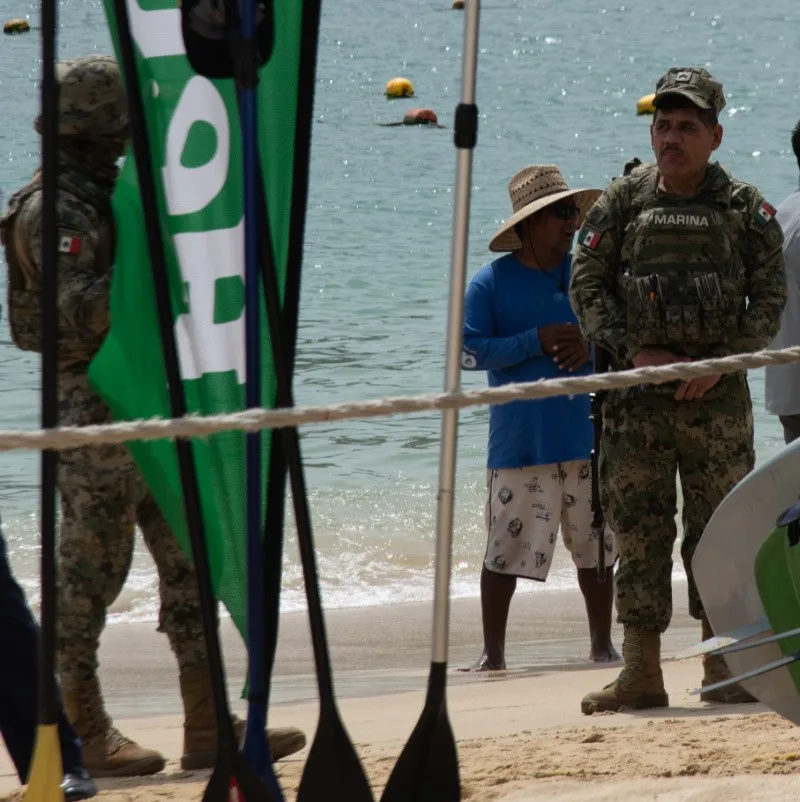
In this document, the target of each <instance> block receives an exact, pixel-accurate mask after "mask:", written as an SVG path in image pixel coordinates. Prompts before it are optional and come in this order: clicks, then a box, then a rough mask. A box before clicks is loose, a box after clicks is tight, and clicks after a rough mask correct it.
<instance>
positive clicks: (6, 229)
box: [0, 179, 113, 370]
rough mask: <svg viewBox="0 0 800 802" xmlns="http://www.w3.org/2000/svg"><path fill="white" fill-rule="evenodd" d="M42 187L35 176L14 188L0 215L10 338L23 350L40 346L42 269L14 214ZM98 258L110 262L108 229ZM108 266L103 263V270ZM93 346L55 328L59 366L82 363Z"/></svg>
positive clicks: (76, 333) (73, 333)
mask: <svg viewBox="0 0 800 802" xmlns="http://www.w3.org/2000/svg"><path fill="white" fill-rule="evenodd" d="M41 188H42V185H41V181H40V180H38V179H34V180H33V181H32V182H31V183H30V184H28V186H26V187H24V188H23V189H21V190H20V191H19V192H17V193H16V194H15V195H14V196H13V197H12V199H11V201H10V203H9V209H8V212H7V213H6V215H5V216H4V217H3V218H2V219H0V242H2V244H3V245H4V246H5V254H6V264H7V265H8V281H7V299H8V325H9V329H10V332H11V339H12V341H13V342H14V345H16V346H17V348H21V349H22V350H23V351H36V352H41V350H42V340H41V338H42V310H41V288H40V281H41V270H40V264H39V263H37V261H36V260H35V259H33V258H31V255H30V253H29V250H28V243H27V242H23V241H21V240H20V238H19V237H18V236H17V234H16V230H15V229H16V225H15V224H16V218H17V215H18V214H19V211H20V209H21V208H22V207H23V205H24V204H25V201H26V200H27V199H28V198H29V197H30V196H31V195H33V194H34V193H36V192H39V191H40V190H41ZM98 255H99V257H98V258H99V259H100V258H102V259H104V260H105V261H107V263H108V266H110V265H111V260H112V259H113V232H111V231H108V230H107V229H106V230H105V231H103V232H102V234H101V245H100V247H99V248H98ZM107 269H108V268H107V267H106V270H107ZM95 350H96V349H95V348H93V347H92V346H90V345H89V343H87V342H86V338H85V337H84V336H83V333H82V332H80V331H71V330H64V327H61V326H60V327H59V332H58V364H59V368H60V369H62V370H70V369H73V370H74V369H76V368H79V367H85V366H86V365H88V364H89V362H90V361H91V360H92V358H93V357H94V351H95Z"/></svg>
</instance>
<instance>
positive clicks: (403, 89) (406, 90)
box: [386, 78, 414, 97]
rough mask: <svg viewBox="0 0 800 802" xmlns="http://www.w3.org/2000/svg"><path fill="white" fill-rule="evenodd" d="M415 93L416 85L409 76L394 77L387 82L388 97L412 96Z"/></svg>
mask: <svg viewBox="0 0 800 802" xmlns="http://www.w3.org/2000/svg"><path fill="white" fill-rule="evenodd" d="M413 94H414V85H413V84H412V83H411V81H409V80H408V78H392V80H391V81H389V83H387V84H386V97H411V96H412V95H413Z"/></svg>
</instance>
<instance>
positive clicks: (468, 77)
mask: <svg viewBox="0 0 800 802" xmlns="http://www.w3.org/2000/svg"><path fill="white" fill-rule="evenodd" d="M479 10H480V0H470V2H469V3H468V4H467V10H466V14H465V16H464V56H463V61H462V70H461V102H460V103H459V105H458V106H457V108H456V115H455V125H454V128H455V135H454V141H455V146H456V148H457V153H458V155H457V162H456V200H455V209H454V216H453V242H452V258H451V262H450V298H449V304H448V310H447V353H446V361H445V382H444V389H445V392H449V393H455V392H458V390H459V388H460V383H461V349H462V337H463V326H464V287H465V283H466V272H467V245H468V242H469V209H470V190H471V186H472V151H473V149H474V147H475V143H476V140H477V134H478V108H477V106H476V105H475V72H476V69H477V60H478V20H479ZM457 437H458V410H455V409H452V410H445V412H444V413H443V414H442V439H441V446H440V451H439V495H438V499H437V517H436V570H435V577H434V591H433V638H432V645H431V669H430V674H429V677H428V692H427V696H426V699H425V704H424V706H423V709H422V714H421V715H420V718H419V720H418V722H417V725H416V727H415V728H414V730H413V732H412V733H411V735H410V737H409V739H408V742H407V743H406V745H405V747H404V748H403V751H402V752H401V753H400V757H399V758H398V760H397V763H396V764H395V767H394V769H393V771H392V773H391V775H390V776H389V781H388V782H387V784H386V788H385V789H384V792H383V796H382V797H381V802H408V801H409V800H414V802H454V801H455V800H459V799H461V780H460V777H459V768H458V752H457V749H456V743H455V738H454V737H453V731H452V728H451V726H450V720H449V718H448V715H447V698H446V686H447V636H448V628H449V614H450V568H451V561H452V544H453V498H454V484H455V473H456V443H457Z"/></svg>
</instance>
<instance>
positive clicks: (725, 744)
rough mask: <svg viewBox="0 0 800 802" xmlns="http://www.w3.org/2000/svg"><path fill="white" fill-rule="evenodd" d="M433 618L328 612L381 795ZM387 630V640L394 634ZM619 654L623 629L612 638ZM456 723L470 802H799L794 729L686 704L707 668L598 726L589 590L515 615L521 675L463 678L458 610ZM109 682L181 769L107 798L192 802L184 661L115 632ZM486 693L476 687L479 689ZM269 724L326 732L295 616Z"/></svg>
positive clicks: (238, 669) (415, 700) (679, 672)
mask: <svg viewBox="0 0 800 802" xmlns="http://www.w3.org/2000/svg"><path fill="white" fill-rule="evenodd" d="M684 595H685V585H682V584H678V585H676V593H675V601H676V613H675V617H674V620H673V625H672V627H671V629H670V631H669V633H668V634H667V636H666V638H665V641H664V653H665V657H669V656H670V655H672V654H674V653H675V652H677V651H678V650H680V649H682V648H684V647H685V646H687V645H689V644H691V643H693V642H695V640H696V639H697V637H698V635H697V630H698V626H697V624H696V623H695V622H693V621H691V619H689V618H688V616H687V614H686V610H685V600H684V598H683V597H684ZM430 614H431V612H430V606H429V605H416V604H415V605H397V606H389V607H372V608H361V609H352V610H338V611H330V612H329V613H328V615H327V624H328V635H329V640H330V644H331V653H332V658H333V663H334V668H335V672H336V673H335V687H336V691H337V695H338V697H339V700H340V711H341V715H342V718H343V720H344V722H345V725H346V727H347V729H348V730H349V732H350V735H351V737H352V739H353V742H354V743H355V744H356V746H357V749H358V752H359V755H360V756H361V758H362V761H363V763H364V766H365V769H366V771H367V774H368V776H369V779H370V782H371V783H372V785H373V789H374V792H375V796H376V798H379V796H380V793H381V790H382V788H383V784H384V783H385V781H386V779H387V777H388V775H389V772H390V771H391V768H392V767H393V765H394V761H395V760H396V758H397V755H398V753H399V751H400V749H401V748H402V746H403V744H404V743H405V741H406V739H407V738H408V735H409V734H410V732H411V730H412V729H413V727H414V724H415V723H416V720H417V718H418V716H419V713H420V711H421V709H422V703H423V699H424V689H425V682H426V678H427V665H428V662H429V651H428V649H429V646H428V640H429V633H430ZM387 633H390V636H389V637H387ZM615 638H616V642H617V645H620V642H621V632H620V630H619V627H617V626H615ZM223 642H224V646H225V655H226V663H227V670H228V678H229V689H230V691H231V701H232V707H233V709H234V710H235V711H237V712H239V713H240V714H242V713H244V704H243V703H242V702H241V700H240V699H238V698H237V695H238V691H239V688H240V687H241V681H242V678H243V676H244V652H243V649H242V648H241V644H240V643H239V641H238V636H237V635H236V633H235V631H234V630H233V628H232V627H231V626H230V625H229V622H225V623H224V624H223ZM451 642H452V646H451V665H452V666H453V671H452V672H451V676H450V684H449V691H448V710H449V714H450V718H451V722H452V725H453V729H454V731H455V734H456V737H457V739H458V748H459V757H460V764H461V775H462V783H463V798H464V799H465V800H480V801H481V802H482V801H483V800H486V801H487V802H489V801H490V800H516V802H524V800H529V799H530V800H532V799H536V800H539V799H559V800H571V799H598V800H600V799H612V798H613V799H643V798H650V799H676V800H678V799H680V800H716V799H719V800H723V799H724V800H729V799H731V798H741V799H744V798H747V799H789V798H792V799H794V798H797V796H798V793H800V744H798V737H797V736H798V733H797V729H796V727H794V725H792V724H791V723H790V722H788V721H786V720H784V719H782V718H780V717H778V716H776V715H775V714H773V713H771V712H770V711H769V710H768V709H767V708H765V707H764V706H762V705H739V706H722V705H706V704H703V703H701V702H700V701H699V700H698V698H697V697H696V696H690V695H689V691H690V690H692V689H693V688H694V687H696V686H697V684H698V683H699V680H700V674H701V670H700V664H699V660H689V661H682V662H677V661H667V663H666V665H665V679H666V684H667V689H668V691H669V694H670V701H671V705H672V706H671V707H670V708H669V709H665V710H659V711H655V712H643V713H636V714H610V715H599V716H592V717H591V718H587V717H585V716H583V715H581V713H580V707H579V701H580V698H581V696H582V695H583V694H584V693H586V692H587V691H588V690H591V689H593V688H595V687H599V686H600V685H603V684H606V683H608V682H610V681H611V680H612V679H613V678H614V677H615V676H616V674H617V672H618V670H619V667H618V666H615V667H604V668H598V667H594V666H590V665H589V664H588V663H587V662H586V653H587V652H588V644H587V639H586V633H585V623H584V614H583V610H582V600H581V598H580V596H579V595H578V594H577V593H571V592H564V591H560V592H542V593H533V594H524V595H519V596H518V597H517V598H515V601H514V605H513V607H512V614H511V623H510V631H509V649H508V660H509V671H508V672H504V673H497V674H489V675H472V674H464V673H460V672H457V671H455V668H457V667H458V666H463V665H466V664H468V663H469V662H470V661H471V660H472V659H474V657H475V656H476V654H477V652H478V651H479V646H480V624H479V604H478V601H477V600H460V601H456V602H454V604H453V608H452V637H451ZM101 660H102V669H101V671H102V678H103V681H104V685H105V692H106V697H107V700H108V707H109V711H110V712H111V714H112V715H113V716H114V717H115V719H116V721H117V724H118V725H119V726H120V727H121V729H122V730H123V731H124V732H125V733H126V734H128V735H129V736H131V737H134V738H136V739H137V740H140V741H141V742H142V743H144V744H146V745H148V746H151V747H155V748H158V749H161V750H162V751H163V752H164V753H165V755H166V756H167V757H168V759H169V764H168V766H167V769H166V771H165V772H164V773H162V774H159V775H156V776H155V777H151V778H137V779H126V780H101V781H100V783H99V784H100V786H101V788H102V793H101V794H100V797H99V799H102V800H108V801H109V802H112V801H113V802H123V800H124V802H145V800H151V799H156V798H158V799H169V800H172V801H173V802H190V801H191V802H193V801H194V800H199V799H201V797H202V792H203V790H204V787H205V781H206V778H207V776H208V775H207V772H196V773H190V772H182V771H181V770H180V766H179V763H178V759H179V757H180V749H181V724H182V717H181V708H180V698H179V695H178V691H177V680H176V675H175V668H174V661H173V660H172V656H171V654H170V652H169V648H168V646H167V643H166V639H165V638H164V637H163V636H161V635H158V634H157V633H156V632H155V627H154V626H152V625H146V624H139V625H119V626H114V627H110V628H108V629H107V630H106V633H105V634H104V638H103V645H102V653H101ZM478 686H480V687H478ZM273 700H274V702H273V705H272V707H271V709H270V723H271V724H272V725H274V726H282V725H294V726H299V727H302V728H303V729H304V730H305V731H306V732H307V734H308V735H309V740H311V738H312V737H313V733H314V731H315V729H316V724H317V704H316V687H315V681H314V677H313V661H312V655H311V649H310V641H309V636H308V626H307V623H306V619H305V616H304V614H291V615H287V616H284V617H283V618H282V622H281V638H280V644H279V651H278V660H277V667H276V672H275V678H274V686H273ZM306 753H307V750H306V751H304V752H301V753H299V754H298V755H296V756H292V757H291V758H289V759H287V760H285V761H283V762H281V763H280V764H278V776H279V779H280V782H281V785H282V787H283V789H284V791H285V793H286V796H287V799H293V798H294V792H295V790H296V788H297V784H298V782H299V778H300V775H301V773H302V769H303V764H304V758H305V756H306ZM0 793H2V794H4V796H3V797H2V798H3V799H9V800H17V799H21V797H22V795H21V792H20V791H19V790H18V787H17V781H16V777H15V776H14V773H13V769H12V768H11V766H10V763H9V761H8V758H7V757H6V756H5V755H3V757H2V760H0Z"/></svg>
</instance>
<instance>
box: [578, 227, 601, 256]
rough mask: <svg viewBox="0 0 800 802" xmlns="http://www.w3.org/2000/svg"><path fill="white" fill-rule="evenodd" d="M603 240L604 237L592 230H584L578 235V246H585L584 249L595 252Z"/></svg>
mask: <svg viewBox="0 0 800 802" xmlns="http://www.w3.org/2000/svg"><path fill="white" fill-rule="evenodd" d="M602 238H603V235H602V234H599V233H598V232H597V231H592V229H591V228H584V229H583V230H582V231H581V233H580V234H579V235H578V245H583V247H584V248H588V249H589V250H590V251H593V250H594V249H595V248H596V247H597V246H598V245H599V244H600V240H601V239H602Z"/></svg>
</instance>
